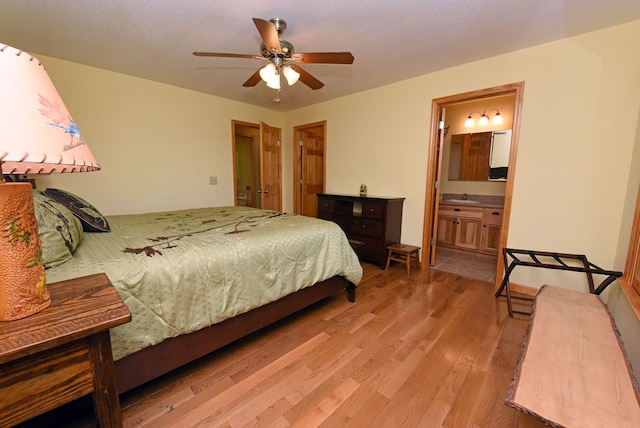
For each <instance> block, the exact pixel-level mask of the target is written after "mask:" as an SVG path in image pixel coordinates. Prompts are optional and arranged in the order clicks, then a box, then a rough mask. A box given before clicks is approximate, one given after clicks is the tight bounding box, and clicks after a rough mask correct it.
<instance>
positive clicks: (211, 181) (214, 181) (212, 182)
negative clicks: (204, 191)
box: [209, 177, 218, 186]
mask: <svg viewBox="0 0 640 428" xmlns="http://www.w3.org/2000/svg"><path fill="white" fill-rule="evenodd" d="M209 184H210V185H212V186H214V185H217V184H218V177H209Z"/></svg>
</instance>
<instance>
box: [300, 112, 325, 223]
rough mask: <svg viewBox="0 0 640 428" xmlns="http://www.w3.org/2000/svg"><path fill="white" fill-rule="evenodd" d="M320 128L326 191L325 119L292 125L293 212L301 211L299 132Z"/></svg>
mask: <svg viewBox="0 0 640 428" xmlns="http://www.w3.org/2000/svg"><path fill="white" fill-rule="evenodd" d="M312 128H313V129H315V128H322V135H323V138H324V162H323V165H322V191H323V192H324V191H326V185H327V121H326V120H322V121H319V122H313V123H307V124H304V125H298V126H294V127H293V212H294V213H295V214H301V213H302V203H303V202H304V201H303V198H304V195H303V192H302V187H301V186H300V180H301V179H302V178H303V177H302V172H301V169H302V167H303V166H304V165H302V158H301V151H302V150H301V149H300V147H301V146H300V140H301V134H302V132H304V131H305V130H307V129H312Z"/></svg>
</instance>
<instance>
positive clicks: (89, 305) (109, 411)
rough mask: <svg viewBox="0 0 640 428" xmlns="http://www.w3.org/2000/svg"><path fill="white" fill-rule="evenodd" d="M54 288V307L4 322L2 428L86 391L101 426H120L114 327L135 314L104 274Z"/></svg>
mask: <svg viewBox="0 0 640 428" xmlns="http://www.w3.org/2000/svg"><path fill="white" fill-rule="evenodd" d="M49 291H50V293H51V306H50V307H49V308H47V309H45V310H43V311H41V312H38V313H37V314H34V315H31V316H29V317H26V318H23V319H20V320H15V321H8V322H0V426H12V425H15V424H18V423H20V422H23V421H25V420H28V419H30V418H33V417H35V416H38V415H40V414H42V413H45V412H47V411H49V410H52V409H54V408H56V407H58V406H61V405H63V404H65V403H68V402H70V401H73V400H75V399H77V398H80V397H82V396H84V395H87V394H92V398H93V408H94V412H95V419H96V424H97V426H99V427H118V426H122V415H121V413H120V402H119V399H118V394H117V392H116V385H115V376H114V368H113V356H112V354H111V341H110V338H109V328H111V327H115V326H117V325H120V324H124V323H127V322H129V321H130V320H131V313H130V312H129V310H128V309H127V307H126V306H125V304H124V303H123V301H122V299H121V298H120V296H119V295H118V293H117V292H116V290H115V289H114V288H113V286H112V285H111V283H110V282H109V279H108V278H107V276H106V275H105V274H96V275H90V276H86V277H82V278H76V279H72V280H68V281H61V282H58V283H54V284H50V285H49Z"/></svg>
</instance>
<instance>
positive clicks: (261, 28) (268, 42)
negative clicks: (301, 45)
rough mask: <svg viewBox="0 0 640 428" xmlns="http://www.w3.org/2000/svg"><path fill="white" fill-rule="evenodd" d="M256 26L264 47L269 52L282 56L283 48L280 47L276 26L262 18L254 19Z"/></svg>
mask: <svg viewBox="0 0 640 428" xmlns="http://www.w3.org/2000/svg"><path fill="white" fill-rule="evenodd" d="M253 22H254V24H256V27H257V28H258V32H259V33H260V37H262V41H263V42H264V46H265V47H266V48H267V50H268V51H269V52H273V53H276V54H282V48H281V47H280V38H279V37H278V30H276V26H275V25H273V23H272V22H270V21H265V20H264V19H260V18H253Z"/></svg>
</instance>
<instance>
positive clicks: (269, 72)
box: [260, 62, 276, 83]
mask: <svg viewBox="0 0 640 428" xmlns="http://www.w3.org/2000/svg"><path fill="white" fill-rule="evenodd" d="M274 74H276V66H275V65H273V63H271V62H270V63H269V64H267V65H265V66H264V67H262V68H261V69H260V78H261V79H262V80H264V81H265V82H267V83H269V79H271V78H272V77H273V75H274Z"/></svg>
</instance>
